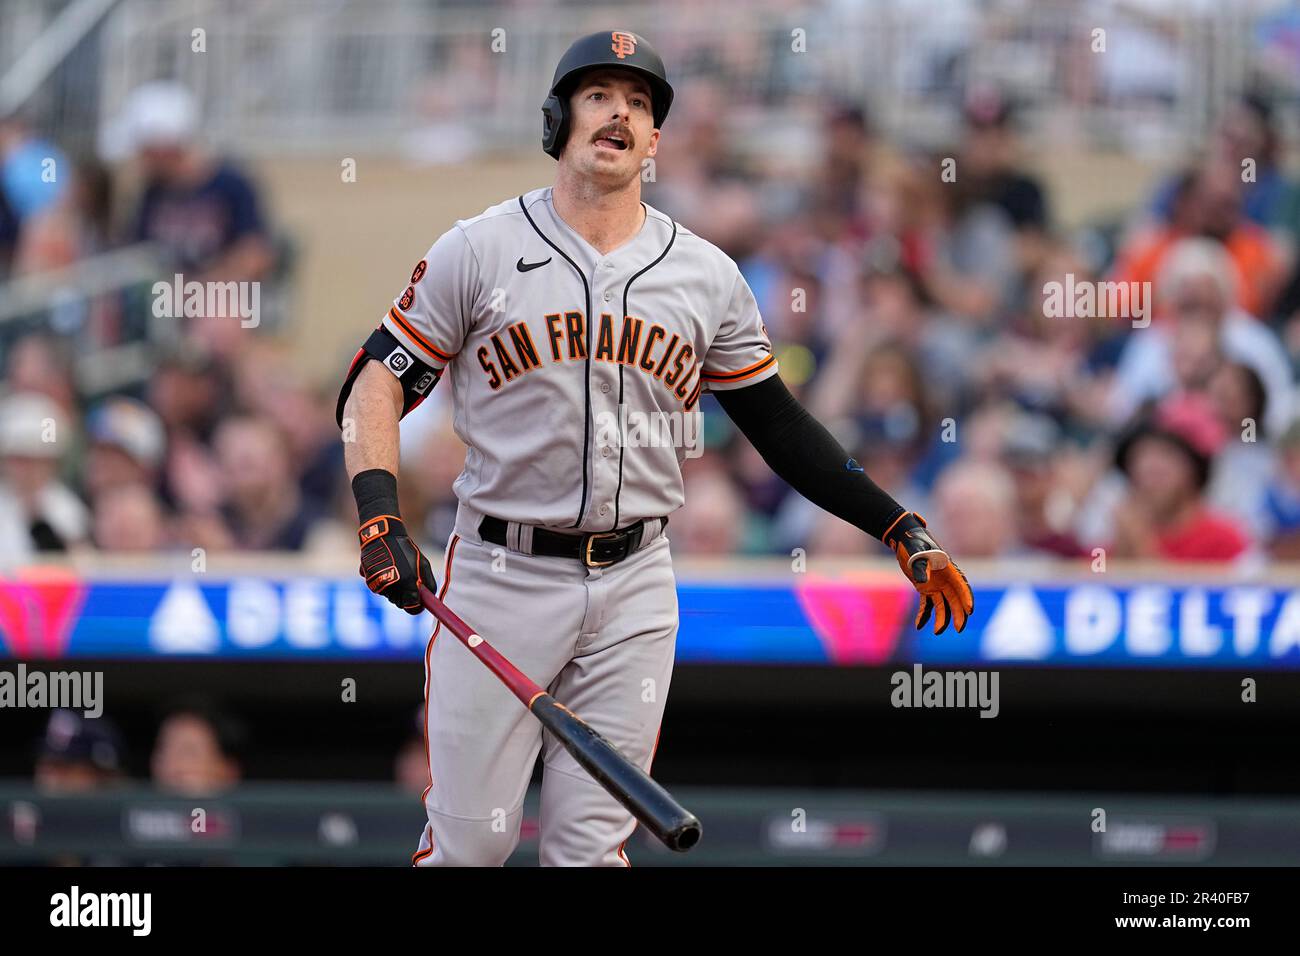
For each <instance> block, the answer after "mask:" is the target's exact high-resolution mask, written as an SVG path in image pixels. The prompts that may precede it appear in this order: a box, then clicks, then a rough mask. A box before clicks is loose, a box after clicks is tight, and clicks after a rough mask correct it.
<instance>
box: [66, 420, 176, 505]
mask: <svg viewBox="0 0 1300 956" xmlns="http://www.w3.org/2000/svg"><path fill="white" fill-rule="evenodd" d="M86 438H87V440H88V441H89V445H90V447H89V448H88V449H87V452H86V464H85V469H86V471H85V490H86V497H87V498H88V499H89V500H90V501H91V502H92V503H94V502H96V501H97V499H98V498H99V497H100V496H101V495H102V494H103V493H104V492H106V491H108V490H109V489H111V488H114V487H119V486H123V485H133V484H134V485H142V486H144V487H145V488H148V489H154V488H157V487H158V483H159V480H160V469H161V467H162V463H163V459H164V456H165V453H166V450H167V433H166V431H165V430H164V428H163V424H162V419H160V418H159V417H158V415H157V413H156V412H154V411H153V409H151V408H149V406H148V405H145V404H144V403H143V402H139V401H136V400H135V399H133V398H122V397H118V398H110V399H108V400H107V401H105V402H104V403H102V404H101V405H99V406H98V407H97V408H95V409H94V410H93V411H91V413H90V415H89V416H87V419H86Z"/></svg>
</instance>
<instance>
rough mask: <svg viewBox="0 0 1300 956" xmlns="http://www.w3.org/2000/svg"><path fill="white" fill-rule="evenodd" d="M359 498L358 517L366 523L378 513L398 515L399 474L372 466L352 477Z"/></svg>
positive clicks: (355, 495)
mask: <svg viewBox="0 0 1300 956" xmlns="http://www.w3.org/2000/svg"><path fill="white" fill-rule="evenodd" d="M352 494H353V496H354V497H355V498H356V499H357V517H358V518H359V519H360V520H361V523H362V524H365V523H366V522H367V521H369V520H370V519H371V518H374V517H377V516H378V515H393V516H394V517H397V516H398V510H397V476H396V475H394V474H393V473H392V472H391V471H385V470H384V469H383V468H371V469H369V470H367V471H363V472H361V473H360V474H358V475H357V476H356V477H355V478H353V479H352Z"/></svg>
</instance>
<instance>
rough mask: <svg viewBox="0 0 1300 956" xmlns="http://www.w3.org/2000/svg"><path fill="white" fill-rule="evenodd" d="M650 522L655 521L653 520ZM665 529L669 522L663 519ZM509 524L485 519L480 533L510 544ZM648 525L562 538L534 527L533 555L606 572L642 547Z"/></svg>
mask: <svg viewBox="0 0 1300 956" xmlns="http://www.w3.org/2000/svg"><path fill="white" fill-rule="evenodd" d="M650 520H652V521H653V520H654V519H653V518H652V519H650ZM659 520H661V521H663V523H664V527H667V526H668V519H667V518H661V519H659ZM506 526H507V522H506V521H504V520H502V519H501V518H494V517H492V516H491V515H484V516H483V520H482V521H481V522H479V526H478V533H479V536H480V537H481V538H482V539H483V540H484V541H490V542H492V543H493V544H507V538H506ZM644 532H645V522H644V521H638V522H637V523H636V524H630V525H628V526H627V527H626V528H619V529H618V530H617V531H592V532H588V533H587V534H563V533H561V532H559V531H550V530H548V529H546V528H539V527H536V526H534V527H533V551H532V553H533V554H540V555H542V556H543V557H548V558H576V559H577V560H579V561H581V562H582V563H583V564H585V565H586V566H587V567H589V568H607V567H609V566H610V565H611V564H618V563H619V562H620V561H622V560H623V559H624V558H626V557H627V556H628V555H630V554H632V553H633V552H634V551H636V549H637V548H638V547H640V545H641V537H642V535H643V534H644Z"/></svg>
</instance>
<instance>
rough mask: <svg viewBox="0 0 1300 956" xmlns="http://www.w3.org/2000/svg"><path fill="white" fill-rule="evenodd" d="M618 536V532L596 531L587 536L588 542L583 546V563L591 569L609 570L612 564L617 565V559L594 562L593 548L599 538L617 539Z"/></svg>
mask: <svg viewBox="0 0 1300 956" xmlns="http://www.w3.org/2000/svg"><path fill="white" fill-rule="evenodd" d="M618 536H619V532H617V531H594V532H592V533H591V534H589V535H587V540H586V542H585V543H584V544H583V546H582V563H583V564H585V565H586V566H587V567H589V568H607V567H609V566H610V565H611V564H617V563H618V560H617V559H616V558H611V559H610V560H608V561H596V560H593V559H592V557H591V546H592V545H593V544H595V542H596V539H597V538H617V537H618Z"/></svg>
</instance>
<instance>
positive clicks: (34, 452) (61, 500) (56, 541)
mask: <svg viewBox="0 0 1300 956" xmlns="http://www.w3.org/2000/svg"><path fill="white" fill-rule="evenodd" d="M70 445H71V430H70V426H69V425H68V422H67V418H66V417H65V416H64V414H63V411H62V410H61V409H60V408H59V406H58V405H57V404H55V402H54V401H53V400H52V399H50V398H48V397H46V396H45V395H37V394H33V393H30V392H19V393H15V394H12V395H9V396H8V397H7V398H5V399H3V400H2V401H0V555H3V560H5V561H11V562H14V563H18V564H21V563H23V562H25V561H29V560H31V558H32V557H33V556H34V555H35V554H37V553H39V552H49V551H56V552H58V551H67V550H68V549H69V548H71V547H73V546H74V545H77V544H79V543H80V542H82V541H83V540H84V539H85V538H86V535H87V533H88V531H89V525H90V514H89V512H88V511H87V509H86V506H85V505H84V504H83V503H82V501H81V499H80V498H78V497H77V495H76V494H75V493H74V492H73V491H72V489H70V488H69V487H68V486H67V485H65V484H64V483H63V482H62V481H61V480H60V478H59V467H60V463H61V461H62V459H63V457H64V455H65V453H66V452H67V450H68V449H69V447H70Z"/></svg>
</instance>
